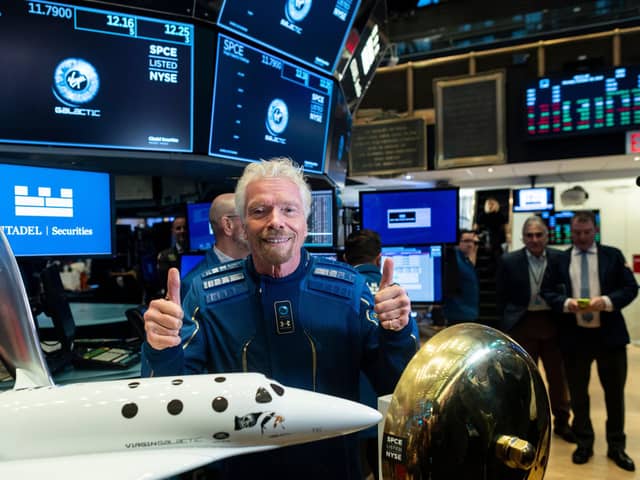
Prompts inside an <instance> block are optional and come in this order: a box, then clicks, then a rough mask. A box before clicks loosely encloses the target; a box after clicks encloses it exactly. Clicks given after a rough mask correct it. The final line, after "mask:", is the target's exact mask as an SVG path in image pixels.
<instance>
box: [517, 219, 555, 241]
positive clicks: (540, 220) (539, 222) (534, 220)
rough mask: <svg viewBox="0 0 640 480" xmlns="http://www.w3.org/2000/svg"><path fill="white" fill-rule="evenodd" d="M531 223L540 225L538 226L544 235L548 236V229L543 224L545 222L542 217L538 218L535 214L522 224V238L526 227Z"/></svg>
mask: <svg viewBox="0 0 640 480" xmlns="http://www.w3.org/2000/svg"><path fill="white" fill-rule="evenodd" d="M531 224H534V225H538V226H540V228H542V231H543V232H544V237H545V238H547V237H548V236H549V229H548V228H547V226H546V225H545V223H544V221H543V220H542V218H540V217H539V216H537V215H531V216H530V217H528V218H527V219H526V220H525V221H524V223H523V224H522V238H524V236H525V233H526V232H527V228H529V225H531Z"/></svg>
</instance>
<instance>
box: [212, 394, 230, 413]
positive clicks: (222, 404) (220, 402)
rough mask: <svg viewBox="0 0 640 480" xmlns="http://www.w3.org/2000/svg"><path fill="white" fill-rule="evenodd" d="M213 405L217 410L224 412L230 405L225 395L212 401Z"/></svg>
mask: <svg viewBox="0 0 640 480" xmlns="http://www.w3.org/2000/svg"><path fill="white" fill-rule="evenodd" d="M211 406H212V407H213V409H214V410H215V411H216V412H224V411H225V410H226V409H227V407H228V406H229V402H228V401H227V399H226V398H224V397H216V398H214V399H213V402H211Z"/></svg>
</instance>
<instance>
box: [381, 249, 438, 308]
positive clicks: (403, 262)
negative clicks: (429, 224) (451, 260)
mask: <svg viewBox="0 0 640 480" xmlns="http://www.w3.org/2000/svg"><path fill="white" fill-rule="evenodd" d="M386 258H391V259H392V260H393V280H394V281H395V282H398V283H399V284H400V285H402V287H403V288H404V289H405V290H406V291H407V295H409V298H410V299H411V303H412V304H414V305H415V304H416V303H439V302H441V301H442V245H430V246H424V247H383V248H382V263H381V265H384V260H385V259H386Z"/></svg>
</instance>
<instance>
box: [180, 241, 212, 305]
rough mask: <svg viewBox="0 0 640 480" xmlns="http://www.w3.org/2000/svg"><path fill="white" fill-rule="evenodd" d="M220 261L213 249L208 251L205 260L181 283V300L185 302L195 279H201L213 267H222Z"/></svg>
mask: <svg viewBox="0 0 640 480" xmlns="http://www.w3.org/2000/svg"><path fill="white" fill-rule="evenodd" d="M220 263H221V262H220V259H219V258H218V255H216V252H215V251H214V250H213V248H210V249H209V250H207V253H206V254H205V256H204V258H203V259H202V260H200V261H199V262H198V263H197V264H196V266H195V267H193V269H192V270H191V271H190V272H189V273H187V274H186V275H185V276H184V277H183V278H182V280H181V281H180V300H181V301H183V302H184V298H185V297H186V296H187V293H188V292H189V288H190V287H191V284H192V283H193V279H194V278H196V277H199V276H200V274H202V273H203V272H205V271H206V270H208V269H210V268H211V267H215V266H216V265H220Z"/></svg>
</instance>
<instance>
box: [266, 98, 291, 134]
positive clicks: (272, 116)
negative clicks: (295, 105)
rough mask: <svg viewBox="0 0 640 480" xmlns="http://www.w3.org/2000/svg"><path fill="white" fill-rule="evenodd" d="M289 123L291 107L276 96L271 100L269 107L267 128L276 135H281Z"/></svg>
mask: <svg viewBox="0 0 640 480" xmlns="http://www.w3.org/2000/svg"><path fill="white" fill-rule="evenodd" d="M287 123H289V109H288V108H287V104H286V103H284V101H282V100H280V99H279V98H276V99H274V100H272V101H271V103H270V104H269V108H268V109H267V121H266V124H267V130H269V133H271V135H274V136H278V135H280V134H281V133H282V132H284V131H285V129H286V128H287Z"/></svg>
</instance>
